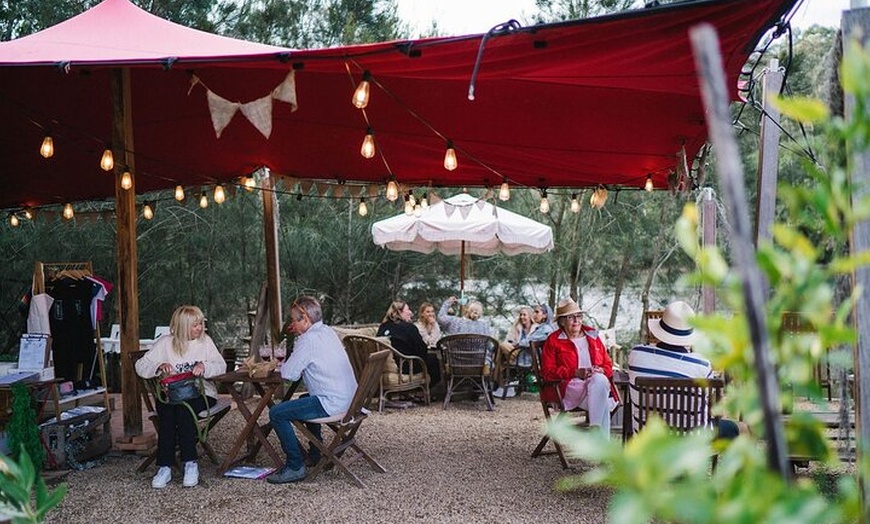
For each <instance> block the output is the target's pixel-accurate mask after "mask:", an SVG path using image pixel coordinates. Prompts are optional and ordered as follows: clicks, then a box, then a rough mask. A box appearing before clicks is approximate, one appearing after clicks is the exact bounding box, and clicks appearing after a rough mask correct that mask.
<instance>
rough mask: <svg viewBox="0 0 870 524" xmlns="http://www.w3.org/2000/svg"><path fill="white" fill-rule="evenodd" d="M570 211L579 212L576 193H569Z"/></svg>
mask: <svg viewBox="0 0 870 524" xmlns="http://www.w3.org/2000/svg"><path fill="white" fill-rule="evenodd" d="M571 212H572V213H579V212H580V201H579V200H577V193H574V194H572V195H571Z"/></svg>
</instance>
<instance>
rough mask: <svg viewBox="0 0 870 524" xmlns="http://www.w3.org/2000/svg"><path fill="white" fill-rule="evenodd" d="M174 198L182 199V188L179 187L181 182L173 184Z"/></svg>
mask: <svg viewBox="0 0 870 524" xmlns="http://www.w3.org/2000/svg"><path fill="white" fill-rule="evenodd" d="M175 200H178V201H179V202H181V201H182V200H184V188H183V187H181V184H178V185H177V186H175Z"/></svg>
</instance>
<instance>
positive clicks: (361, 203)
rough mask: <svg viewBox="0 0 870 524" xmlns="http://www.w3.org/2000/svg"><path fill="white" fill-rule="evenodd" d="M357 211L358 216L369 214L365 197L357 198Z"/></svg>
mask: <svg viewBox="0 0 870 524" xmlns="http://www.w3.org/2000/svg"><path fill="white" fill-rule="evenodd" d="M358 212H359V216H361V217H364V216H366V215H368V214H369V206H367V205H366V199H365V198H360V199H359V210H358Z"/></svg>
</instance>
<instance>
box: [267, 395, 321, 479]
mask: <svg viewBox="0 0 870 524" xmlns="http://www.w3.org/2000/svg"><path fill="white" fill-rule="evenodd" d="M328 416H329V413H327V412H326V411H325V410H324V409H323V406H322V405H321V404H320V399H319V398H317V397H311V396H305V397H300V398H298V399H296V400H286V401H284V402H281V403H280V404H277V405H275V406H272V407H271V408H270V409H269V421H270V422H271V423H272V428H274V430H275V434H276V435H278V440H280V441H281V449H283V450H284V453H285V454H286V455H287V462H286V466H287V467H288V468H291V469H299V468H301V467H302V465H303V461H302V451H301V450H300V449H299V440H298V439H297V438H296V430H294V429H293V421H294V420H310V419H312V418H322V417H328ZM305 427H306V428H308V431H310V432H311V433H312V434H314V436H315V437H317V440H321V441H322V440H323V437H321V434H320V424H305Z"/></svg>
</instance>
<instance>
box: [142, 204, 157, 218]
mask: <svg viewBox="0 0 870 524" xmlns="http://www.w3.org/2000/svg"><path fill="white" fill-rule="evenodd" d="M142 217H144V218H145V220H151V219H152V218H154V210H153V209H151V204H149V203H148V202H145V205H144V206H142Z"/></svg>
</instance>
